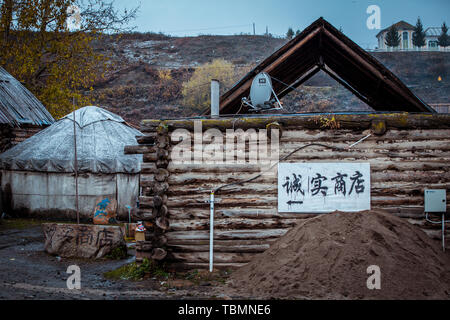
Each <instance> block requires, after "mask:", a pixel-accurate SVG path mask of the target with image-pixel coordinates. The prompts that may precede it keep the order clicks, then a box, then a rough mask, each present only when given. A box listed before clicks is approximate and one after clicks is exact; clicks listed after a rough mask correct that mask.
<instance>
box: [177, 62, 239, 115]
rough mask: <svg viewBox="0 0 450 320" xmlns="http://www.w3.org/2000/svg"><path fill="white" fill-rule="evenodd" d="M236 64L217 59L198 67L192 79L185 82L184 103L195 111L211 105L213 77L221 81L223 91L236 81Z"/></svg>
mask: <svg viewBox="0 0 450 320" xmlns="http://www.w3.org/2000/svg"><path fill="white" fill-rule="evenodd" d="M235 77H236V75H235V72H234V66H233V64H232V63H230V62H227V61H225V60H223V59H216V60H213V61H212V62H210V63H206V64H204V65H202V66H200V67H198V68H197V69H196V70H195V72H194V74H193V75H192V77H191V79H190V80H189V81H187V82H185V83H184V84H183V90H182V94H183V97H184V104H185V105H186V106H188V107H189V108H190V109H192V110H193V111H201V110H204V109H206V108H207V107H208V106H209V105H210V101H211V89H210V88H211V87H210V83H211V80H212V79H216V80H219V81H220V88H221V92H224V91H225V88H229V87H231V85H233V83H234V81H235Z"/></svg>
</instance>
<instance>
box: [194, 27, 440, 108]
mask: <svg viewBox="0 0 450 320" xmlns="http://www.w3.org/2000/svg"><path fill="white" fill-rule="evenodd" d="M320 70H323V71H324V72H325V73H327V74H328V75H329V76H330V77H332V78H333V79H335V80H336V81H338V82H339V83H341V84H342V85H343V86H344V87H345V88H347V89H348V90H350V91H351V92H352V93H353V94H355V95H356V96H357V97H358V98H360V99H361V100H362V101H364V102H365V103H366V104H367V105H369V106H371V107H372V108H373V109H374V110H376V111H407V112H432V113H434V112H435V111H434V110H433V109H432V108H431V107H429V106H428V105H427V104H426V103H424V102H423V101H422V100H420V99H419V98H418V97H417V96H416V95H414V93H412V92H411V91H410V90H409V89H408V88H407V87H406V85H405V84H403V82H401V81H400V79H398V78H397V77H396V76H395V75H394V74H393V73H392V72H391V71H389V70H388V69H387V68H386V67H385V66H383V65H382V64H381V63H380V62H378V60H376V59H375V58H374V57H373V56H372V55H370V54H369V53H367V52H366V51H364V50H363V49H361V48H360V47H359V46H358V45H357V44H356V43H354V42H353V41H351V40H350V39H349V38H347V37H346V36H345V35H344V34H343V33H341V32H340V31H339V30H337V29H336V28H335V27H333V26H332V25H331V24H330V23H328V22H327V21H326V20H324V19H323V18H320V19H318V20H316V21H315V22H314V23H313V24H311V25H310V26H309V27H308V28H306V29H305V30H304V31H303V32H301V33H300V34H299V35H298V36H296V37H295V38H293V39H292V40H291V41H289V42H288V43H286V44H285V45H284V46H283V47H281V48H280V49H279V50H278V51H276V52H275V53H274V54H272V55H271V56H270V57H268V58H267V59H265V60H264V61H263V62H262V63H260V64H259V65H258V66H257V67H255V68H254V69H253V70H252V71H250V72H249V73H248V74H247V75H245V76H244V77H243V78H242V79H241V80H240V81H239V82H238V83H237V84H235V85H234V86H233V87H232V88H231V89H230V90H229V91H227V92H226V93H224V94H223V95H222V96H221V98H220V113H221V114H236V113H237V112H238V111H239V110H240V108H241V100H242V98H243V97H248V95H249V93H250V87H251V83H252V80H253V78H254V77H255V76H256V75H257V74H258V73H260V72H263V71H264V72H267V73H268V74H269V75H270V76H271V77H272V78H273V79H276V80H278V81H273V89H274V91H275V93H276V94H277V96H278V98H282V97H283V96H285V95H286V94H288V93H289V92H291V91H292V90H293V89H292V87H298V86H299V85H301V84H302V83H304V82H305V81H307V80H308V79H310V78H311V77H312V76H313V75H315V74H316V73H317V72H319V71H320ZM247 110H248V109H247V108H246V107H242V110H241V111H242V113H243V112H244V111H247ZM208 112H209V110H205V112H204V113H203V114H207V113H208Z"/></svg>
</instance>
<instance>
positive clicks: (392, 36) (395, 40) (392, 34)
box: [385, 25, 401, 48]
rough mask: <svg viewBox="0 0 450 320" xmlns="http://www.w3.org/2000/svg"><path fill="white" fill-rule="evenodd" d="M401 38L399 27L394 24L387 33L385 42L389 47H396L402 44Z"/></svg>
mask: <svg viewBox="0 0 450 320" xmlns="http://www.w3.org/2000/svg"><path fill="white" fill-rule="evenodd" d="M400 40H401V39H400V35H399V34H398V30H397V28H396V27H395V26H394V25H393V26H391V27H390V28H389V30H388V32H387V34H386V40H385V44H386V45H387V46H388V47H391V48H396V47H398V46H399V45H400Z"/></svg>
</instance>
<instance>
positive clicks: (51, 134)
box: [0, 106, 142, 173]
mask: <svg viewBox="0 0 450 320" xmlns="http://www.w3.org/2000/svg"><path fill="white" fill-rule="evenodd" d="M73 119H74V113H73V112H72V113H70V114H69V115H67V116H65V117H64V118H62V119H60V120H59V121H57V122H56V123H54V124H52V125H51V126H50V127H48V128H46V129H44V130H42V131H40V132H39V133H37V134H36V135H34V136H32V137H31V138H29V139H27V140H25V141H24V142H22V143H20V144H18V145H16V146H15V147H13V148H11V149H9V150H8V151H6V152H5V153H3V154H1V155H0V169H5V170H19V171H41V172H74V164H75V156H74V154H75V150H74V135H73V132H74V125H73ZM75 123H76V124H77V125H76V126H75V131H76V140H77V160H78V161H77V163H78V166H77V167H78V171H79V172H92V173H138V172H140V163H141V161H142V155H125V154H124V147H125V146H126V145H134V144H137V141H136V136H142V133H141V132H140V131H138V130H136V129H134V128H132V127H130V126H129V125H127V123H126V122H125V121H124V120H123V119H122V118H121V117H120V116H118V115H116V114H114V113H111V112H109V111H107V110H104V109H102V108H98V107H94V106H88V107H84V108H81V109H78V110H76V111H75Z"/></svg>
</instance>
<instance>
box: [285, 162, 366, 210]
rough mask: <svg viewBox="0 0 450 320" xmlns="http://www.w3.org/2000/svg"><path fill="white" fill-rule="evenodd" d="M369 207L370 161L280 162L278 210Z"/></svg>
mask: <svg viewBox="0 0 450 320" xmlns="http://www.w3.org/2000/svg"><path fill="white" fill-rule="evenodd" d="M336 210H341V211H352V212H354V211H363V210H370V164H369V163H280V164H279V165H278V211H279V212H298V213H306V212H308V213H314V212H321V213H326V212H333V211H336Z"/></svg>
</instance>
